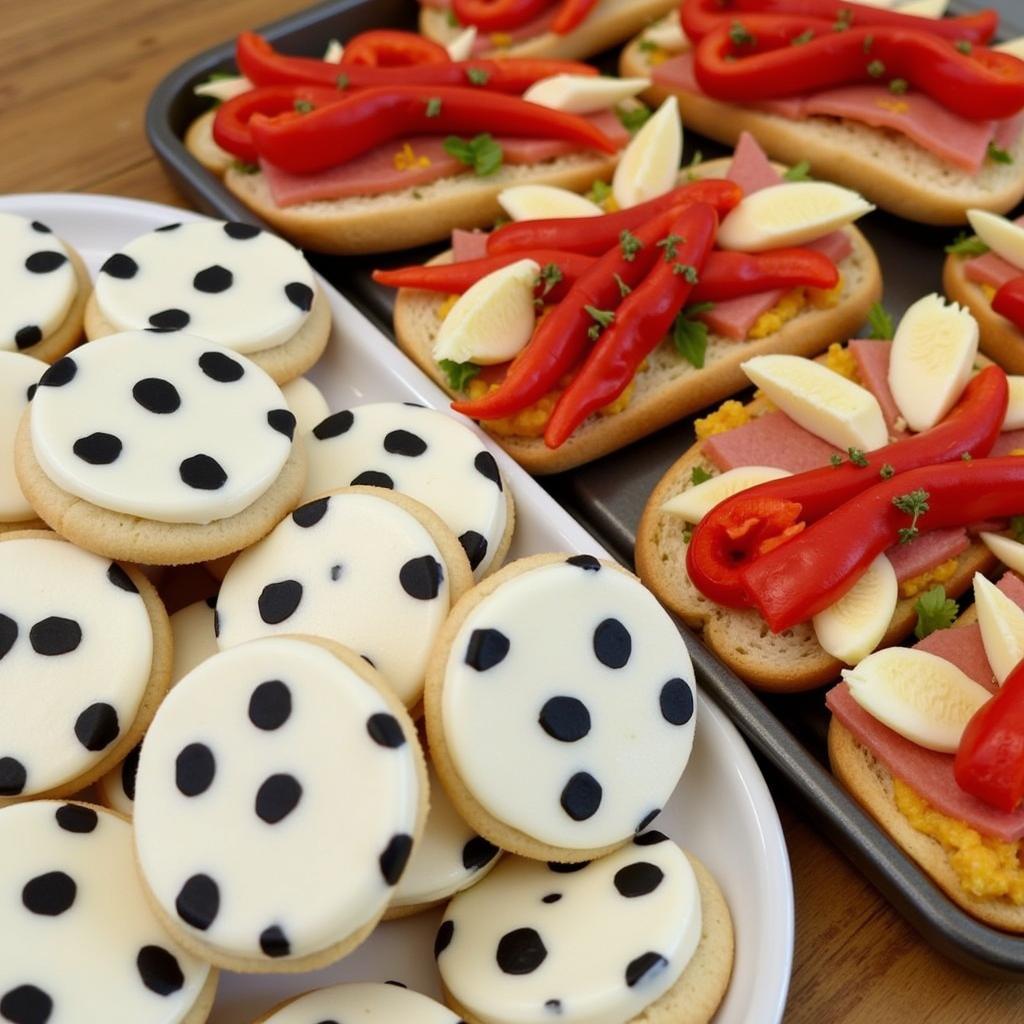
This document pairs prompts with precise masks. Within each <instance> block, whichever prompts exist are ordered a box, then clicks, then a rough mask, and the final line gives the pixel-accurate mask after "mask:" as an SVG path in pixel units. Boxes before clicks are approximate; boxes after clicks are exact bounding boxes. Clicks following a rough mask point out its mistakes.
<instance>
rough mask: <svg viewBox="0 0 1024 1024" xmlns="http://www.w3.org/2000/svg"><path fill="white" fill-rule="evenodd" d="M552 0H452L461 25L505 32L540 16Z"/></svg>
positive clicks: (454, 11) (487, 30) (485, 30)
mask: <svg viewBox="0 0 1024 1024" xmlns="http://www.w3.org/2000/svg"><path fill="white" fill-rule="evenodd" d="M551 4H552V0H452V13H453V14H454V15H455V17H456V18H458V19H459V24H460V25H475V26H476V27H477V28H478V29H480V31H481V32H503V31H505V30H507V29H512V28H519V27H520V26H521V25H526V24H528V23H529V22H531V21H534V20H535V19H536V18H539V17H540V16H541V15H542V14H543V13H544V12H545V11H546V10H547V9H548V8H549V7H550V6H551Z"/></svg>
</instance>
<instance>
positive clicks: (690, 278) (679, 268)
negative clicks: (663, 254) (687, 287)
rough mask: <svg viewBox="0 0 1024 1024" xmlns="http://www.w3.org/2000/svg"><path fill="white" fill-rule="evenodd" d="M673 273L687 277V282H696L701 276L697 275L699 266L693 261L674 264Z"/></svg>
mask: <svg viewBox="0 0 1024 1024" xmlns="http://www.w3.org/2000/svg"><path fill="white" fill-rule="evenodd" d="M672 273H673V274H681V275H682V276H683V277H685V278H686V283H687V284H696V283H697V282H698V281H699V280H700V278H699V277H698V276H697V268H696V267H695V266H693V264H691V263H676V264H673V266H672Z"/></svg>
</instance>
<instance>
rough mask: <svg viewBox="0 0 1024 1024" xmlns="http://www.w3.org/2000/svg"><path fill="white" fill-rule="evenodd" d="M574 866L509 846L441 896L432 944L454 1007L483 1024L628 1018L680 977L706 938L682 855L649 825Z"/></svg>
mask: <svg viewBox="0 0 1024 1024" xmlns="http://www.w3.org/2000/svg"><path fill="white" fill-rule="evenodd" d="M574 867H575V868H576V870H573V871H572V872H568V873H567V872H565V870H564V866H563V865H551V866H549V865H547V864H544V863H542V862H540V861H530V860H525V859H523V858H520V857H514V856H510V857H506V858H504V860H502V862H501V863H500V864H499V865H498V866H497V867H496V868H495V869H494V871H492V872H491V873H490V875H488V876H487V878H485V879H484V880H483V881H482V882H481V883H480V884H479V885H476V886H474V887H473V888H472V889H469V890H467V891H466V892H463V893H460V894H459V895H458V896H456V897H455V899H453V900H452V902H451V903H450V904H449V905H448V909H447V910H446V911H445V915H444V921H443V922H442V924H441V927H440V928H439V930H438V933H437V940H436V943H435V952H436V954H437V964H438V969H439V970H440V972H441V978H442V980H443V981H444V985H445V988H446V989H447V991H448V993H449V994H450V996H451V1003H452V1005H453V1006H456V1007H458V1008H459V1010H460V1012H463V1013H465V1014H466V1015H467V1016H468V1017H469V1018H470V1019H471V1020H473V1021H481V1022H486V1024H533V1022H539V1021H547V1020H551V1021H558V1022H559V1024H624V1022H626V1021H632V1020H637V1019H641V1018H640V1016H639V1015H641V1014H643V1013H644V1011H645V1010H646V1009H647V1008H648V1007H650V1006H651V1005H652V1004H653V1003H655V1002H656V1001H657V1000H658V999H659V998H660V997H661V996H663V995H664V994H665V993H666V992H668V990H669V989H671V988H672V986H673V985H674V984H675V983H676V981H677V980H678V979H679V977H680V976H681V975H682V973H683V971H684V970H685V968H686V966H687V964H688V963H689V962H690V960H691V958H692V957H693V955H694V953H695V951H696V949H697V946H698V944H699V943H700V940H701V926H702V920H701V894H700V889H699V887H698V883H697V878H696V876H695V874H694V869H693V867H692V866H691V865H690V861H689V860H688V859H687V856H686V854H685V853H684V852H683V851H682V850H681V849H680V848H679V847H678V846H676V844H675V843H673V842H672V841H671V840H670V839H668V838H667V837H666V836H664V835H662V834H661V833H660V832H653V831H652V832H645V833H643V834H642V835H639V836H637V838H636V839H635V840H634V842H633V843H630V844H629V845H628V846H624V847H622V848H621V849H619V850H616V851H615V852H614V853H612V854H609V855H608V856H607V857H602V858H601V859H600V860H596V861H592V862H590V863H588V864H583V865H574ZM642 1019H643V1020H648V1019H649V1020H651V1021H660V1020H662V1018H661V1017H658V1016H655V1015H653V1014H652V1015H651V1016H650V1017H649V1018H648V1017H643V1018H642ZM672 1019H678V1018H672V1017H671V1016H668V1017H665V1018H664V1020H665V1021H670V1020H672Z"/></svg>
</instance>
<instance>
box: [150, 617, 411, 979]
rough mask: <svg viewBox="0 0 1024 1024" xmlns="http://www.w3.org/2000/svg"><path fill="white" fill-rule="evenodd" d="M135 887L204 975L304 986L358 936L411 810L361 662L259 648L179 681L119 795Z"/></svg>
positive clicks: (405, 776) (395, 749)
mask: <svg viewBox="0 0 1024 1024" xmlns="http://www.w3.org/2000/svg"><path fill="white" fill-rule="evenodd" d="M135 798H136V799H135V836H136V848H137V854H138V861H139V866H140V869H141V873H142V877H143V879H144V881H145V883H146V886H147V888H148V890H149V892H150V894H151V897H152V900H153V903H154V906H155V907H156V909H157V912H158V914H159V916H160V917H161V919H162V920H163V921H164V923H165V925H166V926H167V927H168V928H169V929H170V930H171V932H172V933H173V934H174V935H176V936H177V937H178V938H179V939H180V941H181V942H182V943H183V944H184V945H185V946H186V948H189V949H191V950H193V951H195V952H196V953H197V954H201V955H202V956H203V957H204V958H205V959H207V960H209V961H210V962H211V963H214V964H217V965H218V966H222V967H226V968H229V969H232V970H239V971H253V972H271V971H275V972H282V971H305V970H311V969H313V968H316V967H321V966H324V965H326V964H328V963H331V962H332V961H334V960H337V959H338V958H339V957H341V956H343V955H344V954H345V953H347V952H349V951H350V950H351V949H354V948H355V947H356V946H357V945H358V944H359V943H360V942H362V941H363V939H365V938H366V937H367V935H369V934H370V932H371V931H372V929H373V927H374V926H375V924H376V923H377V921H378V920H379V918H380V916H381V914H383V912H384V910H385V908H386V906H387V904H388V901H389V900H390V898H391V896H392V894H393V892H394V887H395V885H396V884H397V883H398V881H399V879H400V878H401V875H402V872H403V870H404V869H405V866H406V863H407V861H408V859H409V854H410V852H411V851H412V849H413V845H414V843H415V842H416V841H417V840H418V838H419V836H420V835H421V833H422V829H423V821H424V819H425V817H426V810H427V802H428V797H427V780H426V770H425V766H424V762H423V755H422V753H421V751H420V748H419V743H418V741H417V739H416V732H415V729H414V728H413V725H412V722H411V720H410V719H409V717H408V715H407V714H406V712H405V710H404V709H403V708H402V706H401V704H400V703H399V702H398V701H397V700H396V699H395V698H394V697H393V696H392V695H391V694H390V693H388V692H387V688H386V687H385V686H384V684H383V681H382V680H380V678H379V676H378V675H377V674H376V673H375V672H374V671H373V670H372V669H371V668H370V667H369V666H368V665H367V664H366V663H365V662H364V661H362V659H360V658H359V657H357V656H356V655H354V654H353V653H351V652H350V651H347V650H345V649H344V648H341V647H339V646H338V645H335V644H328V643H326V642H317V641H312V640H310V639H308V638H299V637H283V636H282V637H268V638H265V639H262V640H255V641H253V642H252V643H248V644H244V645H241V646H239V647H235V648H233V649H231V650H230V651H222V652H221V653H219V654H217V655H215V656H214V657H212V658H210V659H208V660H207V661H205V662H203V663H202V664H201V665H200V666H199V667H198V668H196V669H193V671H192V672H190V673H189V674H188V675H187V676H186V677H185V678H184V679H183V680H181V682H180V683H178V685H177V686H175V687H174V689H173V690H172V691H171V692H170V694H169V695H168V697H167V699H166V700H165V701H164V702H163V704H162V705H161V706H160V709H159V711H158V712H157V715H156V717H155V719H154V720H153V724H152V725H151V727H150V729H149V732H148V733H147V735H146V742H145V743H144V744H143V745H142V756H141V758H140V759H139V772H138V776H137V779H136V783H135Z"/></svg>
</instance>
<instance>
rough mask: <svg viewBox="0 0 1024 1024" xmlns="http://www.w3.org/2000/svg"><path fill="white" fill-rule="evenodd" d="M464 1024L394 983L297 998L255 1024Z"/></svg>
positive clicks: (351, 985) (321, 991)
mask: <svg viewBox="0 0 1024 1024" xmlns="http://www.w3.org/2000/svg"><path fill="white" fill-rule="evenodd" d="M341 1021H346V1022H347V1021H352V1022H353V1024H356V1022H358V1024H465V1022H464V1021H460V1020H459V1019H458V1017H456V1016H455V1014H454V1013H452V1011H451V1010H449V1009H448V1007H447V1006H443V1005H442V1004H441V1003H437V1002H435V1001H434V1000H433V999H430V998H429V997H427V996H424V995H420V993H419V992H413V991H412V990H411V989H408V988H406V987H405V986H404V985H398V984H395V983H392V982H385V983H384V984H380V983H377V982H351V983H349V984H345V985H333V986H332V987H331V988H321V989H317V991H315V992H307V993H306V994H305V995H301V996H296V997H295V998H294V999H289V1000H288V1001H287V1002H286V1003H282V1004H281V1005H280V1006H278V1007H275V1008H274V1009H273V1010H271V1011H270V1012H269V1013H268V1014H266V1015H265V1016H263V1017H260V1018H259V1019H258V1020H257V1021H256V1024H336V1022H341Z"/></svg>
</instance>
